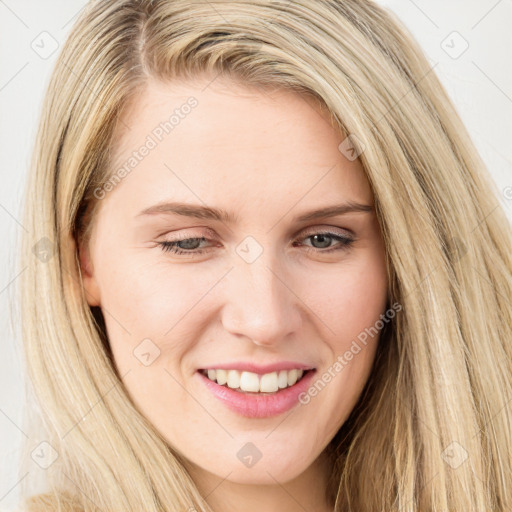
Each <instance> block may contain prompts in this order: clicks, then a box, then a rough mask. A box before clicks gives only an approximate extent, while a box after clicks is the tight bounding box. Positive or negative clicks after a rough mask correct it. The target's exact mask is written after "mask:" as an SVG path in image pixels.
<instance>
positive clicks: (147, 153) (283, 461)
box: [81, 78, 387, 484]
mask: <svg viewBox="0 0 512 512" xmlns="http://www.w3.org/2000/svg"><path fill="white" fill-rule="evenodd" d="M208 84H209V85H208ZM190 97H193V98H194V99H189V98H190ZM122 121H123V122H122V123H121V124H120V127H121V128H122V129H121V130H120V131H119V132H118V134H117V135H118V139H117V144H116V147H115V148H114V149H115V155H114V156H115V165H114V166H113V168H112V171H113V172H114V174H115V176H117V178H114V179H113V180H112V181H111V182H110V184H109V185H107V186H106V187H103V188H101V189H97V190H96V192H95V194H96V196H97V197H98V198H99V201H100V205H99V210H98V216H97V217H96V220H95V224H94V228H93V231H92V237H91V241H90V244H89V245H88V247H86V248H83V247H82V248H81V262H82V274H83V276H84V286H85V288H86V291H87V294H88V295H87V296H88V301H89V304H90V305H94V306H100V307H101V310H102V312H103V315H104V317H105V322H106V327H107V332H108V338H109V340H110V346H111V348H112V352H113V355H114V359H115V364H116V366H117V370H118V373H119V375H120V376H121V377H122V379H123V382H124V385H125V387H126V389H127V391H128V393H129V395H130V397H131V399H132V400H133V402H134V403H135V404H136V406H137V407H138V409H139V410H140V411H141V412H142V414H144V415H145V416H146V417H147V418H148V419H149V420H150V421H151V423H152V424H153V425H154V426H155V427H156V429H157V430H158V431H159V432H160V433H161V434H162V436H163V437H164V438H165V439H166V440H167V441H168V442H169V444H170V445H171V446H172V447H174V449H175V450H176V451H177V452H179V453H180V454H182V455H183V457H184V458H185V459H186V461H187V462H186V463H187V464H188V465H189V467H190V468H191V470H192V471H195V472H196V474H198V475H199V474H204V475H210V476H211V475H215V476H218V477H222V478H226V476H227V475H229V476H228V480H230V481H232V482H238V483H258V484H264V483H267V484H268V483H270V484H275V481H276V480H277V481H278V482H281V483H283V482H287V481H290V480H292V479H294V478H297V477H299V475H302V474H307V472H308V470H309V471H310V472H311V470H312V469H311V468H313V467H314V466H313V463H315V461H316V463H318V460H321V458H320V457H319V456H320V455H321V454H322V452H323V451H324V449H325V447H326V446H327V444H328V443H329V441H330V440H331V439H332V438H333V436H334V435H335V434H336V432H337V430H338V429H339V428H340V426H341V425H342V424H343V423H344V421H345V420H346V418H347V417H348V415H349V413H350V412H351V410H352V409H353V407H354V405H355V403H356V401H357V399H358V397H359V395H360V393H361V391H362V389H363V387H364V385H365V383H366V381H367V379H368V377H369V373H370V370H371V366H372V362H373V360H374V356H375V349H376V344H377V340H378V336H375V337H374V338H368V339H367V343H366V344H362V343H360V342H359V343H358V345H359V346H360V350H359V351H356V350H355V349H354V344H353V342H354V340H357V339H358V336H359V335H360V334H361V333H362V332H364V331H365V329H367V328H371V327H372V326H374V324H375V323H376V322H377V321H378V320H379V319H380V316H381V314H382V313H384V312H385V307H386V299H387V274H386V265H385V250H384V244H383V239H382V237H381V234H380V231H379V226H378V222H377V218H376V216H375V213H374V211H373V210H371V208H366V209H365V208H362V209H361V210H353V211H351V210H348V211H346V212H345V213H337V214H333V213H332V212H331V213H329V212H325V213H324V214H318V215H316V214H315V215H313V214H312V212H316V211H319V210H321V209H326V208H334V207H336V208H337V207H339V206H341V205H346V204H347V203H349V202H350V203H354V204H355V203H359V204H362V205H367V206H369V207H372V206H373V196H372V192H371V189H370V187H369V184H368V182H367V179H366V177H365V175H364V173H363V169H362V166H361V164H360V163H359V160H358V159H355V160H354V159H353V157H352V153H351V152H350V151H344V152H342V151H341V150H340V149H339V148H338V146H339V145H340V143H342V142H343V141H344V138H345V137H343V136H341V135H340V134H339V133H338V132H337V131H335V130H334V129H333V128H332V126H331V125H330V124H329V122H328V117H327V116H326V115H325V112H322V111H321V110H320V109H319V108H318V107H317V106H316V104H315V103H313V101H312V100H311V99H308V98H307V97H306V96H302V95H299V94H297V93H293V92H289V91H288V92H286V91H284V90H277V91H273V92H263V91H257V90H256V89H248V88H245V87H244V86H241V85H237V84H235V83H233V82H229V81H227V79H220V78H218V79H217V80H215V82H213V83H211V79H210V80H200V79H197V81H193V82H188V83H186V82H175V83H173V84H170V85H169V84H167V85H163V84H161V83H156V82H152V83H150V84H149V86H148V88H147V89H146V90H145V92H144V93H143V94H141V95H140V96H138V97H137V98H136V100H135V101H134V103H132V105H131V108H130V109H129V110H127V111H126V112H125V115H124V117H123V119H122ZM344 147H345V146H343V145H342V148H344ZM344 153H345V154H346V155H347V156H345V154H344ZM349 157H350V158H349ZM123 167H124V172H123V171H122V170H121V169H122V168H123ZM177 203H179V205H178V204H177ZM365 210H367V211H365ZM203 237H204V239H203ZM178 240H182V242H178ZM169 242H173V243H174V245H168V246H167V247H165V246H164V245H163V244H164V243H169ZM170 249H174V250H177V251H178V252H179V254H178V253H176V252H172V251H171V250H170ZM349 352H351V354H352V357H350V356H349V355H348V353H349ZM337 362H338V363H337ZM336 363H337V364H336ZM251 365H254V366H251ZM265 366H268V367H267V368H264V367H265ZM237 368H238V369H239V370H240V371H237V370H236V369H237ZM208 369H210V370H224V371H220V372H213V371H211V372H210V376H211V377H216V378H219V380H220V382H223V379H228V383H227V384H223V385H220V384H218V383H214V382H213V381H211V380H209V379H208V377H206V376H204V375H203V374H202V372H201V370H208ZM308 369H314V371H313V370H310V371H306V370H308ZM226 370H234V371H230V372H227V371H226ZM242 370H243V371H242ZM248 370H252V371H249V372H248V373H247V371H248ZM294 370H302V375H303V376H302V378H303V379H304V380H302V381H301V380H299V381H298V382H297V383H296V384H295V385H292V386H291V387H286V388H285V387H284V386H288V384H289V383H292V384H293V382H294V380H295V379H296V378H297V377H298V376H299V377H300V372H297V371H294ZM261 374H265V377H263V378H262V377H261ZM326 375H327V376H326ZM329 377H330V378H329ZM240 379H241V381H242V385H243V387H244V388H245V389H246V390H250V389H252V390H253V391H245V392H242V390H240V389H238V391H234V389H235V388H236V387H237V386H238V385H239V380H240ZM315 383H316V389H313V388H314V387H315ZM258 385H259V386H260V388H259V389H260V391H259V392H256V391H255V390H256V389H257V388H256V387H254V386H258ZM261 386H262V387H261ZM276 388H277V389H279V391H275V389H276ZM261 389H263V390H267V391H266V392H265V393H262V392H261ZM315 391H316V392H315Z"/></svg>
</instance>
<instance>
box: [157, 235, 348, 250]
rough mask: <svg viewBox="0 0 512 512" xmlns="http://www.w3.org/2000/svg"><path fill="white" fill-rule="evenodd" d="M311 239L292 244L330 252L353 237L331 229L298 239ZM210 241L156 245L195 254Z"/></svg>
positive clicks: (184, 240)
mask: <svg viewBox="0 0 512 512" xmlns="http://www.w3.org/2000/svg"><path fill="white" fill-rule="evenodd" d="M308 239H311V240H312V243H313V244H316V245H317V247H315V246H314V245H312V246H309V245H307V244H306V245H305V244H300V243H298V241H297V240H296V241H294V242H293V245H294V246H295V247H296V246H297V245H300V246H302V247H304V248H305V249H306V250H307V251H313V252H316V253H321V254H322V253H331V252H335V251H341V250H347V249H348V248H349V247H350V246H351V245H352V243H353V242H354V241H355V239H354V238H352V237H349V236H346V235H340V234H337V233H333V232H331V231H315V232H313V233H311V234H308V235H307V236H305V237H303V238H301V239H300V240H308ZM207 241H210V242H211V241H212V240H211V239H209V238H206V237H204V236H203V237H193V238H181V239H176V240H172V241H164V242H158V245H160V246H161V247H162V250H163V251H166V252H171V253H173V254H178V255H185V254H188V255H196V254H203V253H204V252H206V251H205V250H204V247H203V248H200V245H201V243H202V242H207ZM333 242H337V245H334V246H332V243H333Z"/></svg>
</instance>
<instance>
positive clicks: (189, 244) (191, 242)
mask: <svg viewBox="0 0 512 512" xmlns="http://www.w3.org/2000/svg"><path fill="white" fill-rule="evenodd" d="M200 243H201V240H199V239H197V238H189V239H188V240H182V241H181V242H178V245H179V247H180V248H181V249H197V247H199V244H200ZM183 245H184V247H183Z"/></svg>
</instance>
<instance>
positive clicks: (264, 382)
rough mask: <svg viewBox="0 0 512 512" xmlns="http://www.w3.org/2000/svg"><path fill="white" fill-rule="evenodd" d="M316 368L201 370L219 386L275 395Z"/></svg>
mask: <svg viewBox="0 0 512 512" xmlns="http://www.w3.org/2000/svg"><path fill="white" fill-rule="evenodd" d="M313 371H315V370H298V369H292V370H281V371H278V372H270V373H266V374H263V375H260V374H257V373H253V372H247V371H239V370H223V369H209V370H205V369H201V370H199V372H200V373H201V374H202V375H204V376H205V377H206V378H208V379H209V380H210V381H212V382H215V383H216V384H218V385H219V386H222V387H225V388H230V389H232V390H233V391H238V392H239V393H243V394H249V395H275V394H276V393H279V392H280V391H283V390H285V389H289V388H291V387H293V386H295V384H297V383H298V382H300V381H301V380H302V379H303V378H304V377H305V375H307V374H308V373H310V372H313Z"/></svg>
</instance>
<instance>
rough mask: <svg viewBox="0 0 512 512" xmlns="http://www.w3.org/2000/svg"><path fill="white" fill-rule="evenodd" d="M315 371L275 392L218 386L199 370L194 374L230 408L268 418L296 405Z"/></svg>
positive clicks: (248, 415)
mask: <svg viewBox="0 0 512 512" xmlns="http://www.w3.org/2000/svg"><path fill="white" fill-rule="evenodd" d="M295 368H296V367H295ZM315 373H316V371H315V370H312V371H308V372H306V373H305V374H304V375H303V377H302V378H301V379H300V380H299V381H298V382H297V383H296V384H294V385H293V386H291V387H289V388H285V389H280V390H278V391H276V392H275V393H244V392H241V391H235V390H234V389H231V388H229V387H227V386H220V385H219V384H217V383H216V382H213V381H212V380H210V379H209V378H208V377H206V376H204V375H203V374H202V373H201V372H200V371H197V372H196V375H198V376H199V378H200V379H201V380H202V381H203V382H204V384H205V385H206V387H207V388H208V390H209V391H211V393H212V394H213V395H214V396H215V397H216V398H217V399H219V400H220V401H221V402H222V403H223V404H224V405H226V407H228V408H229V409H230V410H232V411H234V412H236V413H238V414H241V415H242V416H245V417H247V418H268V417H271V416H277V415H278V414H282V413H284V412H286V411H288V410H290V409H291V408H292V407H294V406H295V405H297V403H298V402H299V396H300V394H301V393H304V392H306V391H307V389H308V388H309V386H310V384H311V380H312V379H313V376H314V375H315Z"/></svg>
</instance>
